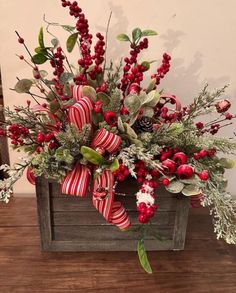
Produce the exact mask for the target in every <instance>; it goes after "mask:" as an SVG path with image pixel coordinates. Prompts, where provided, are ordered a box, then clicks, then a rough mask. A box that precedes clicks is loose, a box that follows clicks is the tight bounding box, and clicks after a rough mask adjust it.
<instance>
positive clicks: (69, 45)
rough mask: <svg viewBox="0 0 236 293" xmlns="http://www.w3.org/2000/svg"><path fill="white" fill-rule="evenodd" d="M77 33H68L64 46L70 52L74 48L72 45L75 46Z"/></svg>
mask: <svg viewBox="0 0 236 293" xmlns="http://www.w3.org/2000/svg"><path fill="white" fill-rule="evenodd" d="M78 35H79V33H74V34H72V35H70V36H69V38H68V39H67V41H66V48H67V51H68V52H69V53H71V52H72V50H73V49H74V46H75V44H76V41H77V39H78Z"/></svg>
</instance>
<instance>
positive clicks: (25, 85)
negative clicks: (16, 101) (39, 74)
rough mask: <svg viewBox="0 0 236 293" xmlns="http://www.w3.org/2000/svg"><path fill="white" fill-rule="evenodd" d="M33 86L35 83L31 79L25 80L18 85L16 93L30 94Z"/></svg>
mask: <svg viewBox="0 0 236 293" xmlns="http://www.w3.org/2000/svg"><path fill="white" fill-rule="evenodd" d="M32 85H33V82H32V81H31V80H30V79H26V78H23V79H21V80H19V81H18V82H17V83H16V85H15V91H16V92H17V93H28V92H29V90H30V89H31V86H32Z"/></svg>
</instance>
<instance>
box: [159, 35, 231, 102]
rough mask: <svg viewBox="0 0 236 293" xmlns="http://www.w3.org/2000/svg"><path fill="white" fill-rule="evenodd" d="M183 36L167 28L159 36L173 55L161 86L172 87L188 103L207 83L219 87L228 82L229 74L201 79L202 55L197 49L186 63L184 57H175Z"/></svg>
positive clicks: (211, 86)
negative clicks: (175, 51)
mask: <svg viewBox="0 0 236 293" xmlns="http://www.w3.org/2000/svg"><path fill="white" fill-rule="evenodd" d="M184 36H185V33H184V32H182V31H178V30H176V31H174V30H171V29H168V30H167V32H166V33H165V34H164V35H162V36H160V38H161V39H162V40H163V46H164V48H165V49H166V51H167V52H168V53H169V54H170V55H171V56H172V57H173V59H172V62H171V70H170V73H169V75H168V77H167V79H166V80H164V81H163V83H162V86H164V88H165V87H168V88H170V89H173V90H174V91H175V93H176V95H177V96H178V97H179V98H180V99H181V100H182V101H183V103H185V104H188V103H189V101H190V100H192V99H193V98H194V97H195V96H196V95H197V94H198V93H199V92H200V91H201V89H202V88H203V86H204V85H205V84H206V83H208V84H209V86H210V88H215V87H221V86H224V85H225V84H227V83H228V82H229V76H221V77H219V78H209V77H208V78H205V79H204V80H202V79H201V77H200V75H201V68H202V65H203V55H202V53H201V52H199V51H197V52H195V53H194V55H193V60H192V61H191V62H190V63H189V64H188V65H184V64H186V62H185V60H184V58H175V57H174V56H175V54H174V50H175V49H176V48H177V47H178V46H180V44H181V39H182V38H183V37H184Z"/></svg>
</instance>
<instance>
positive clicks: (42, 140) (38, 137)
mask: <svg viewBox="0 0 236 293" xmlns="http://www.w3.org/2000/svg"><path fill="white" fill-rule="evenodd" d="M36 140H37V142H39V143H42V142H44V134H43V133H41V132H39V133H38V134H37V137H36Z"/></svg>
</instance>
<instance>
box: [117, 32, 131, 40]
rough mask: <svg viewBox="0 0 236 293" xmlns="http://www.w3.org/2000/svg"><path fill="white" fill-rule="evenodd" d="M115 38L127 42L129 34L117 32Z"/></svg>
mask: <svg viewBox="0 0 236 293" xmlns="http://www.w3.org/2000/svg"><path fill="white" fill-rule="evenodd" d="M116 39H117V40H118V41H121V42H128V41H130V39H129V36H127V35H126V34H119V35H118V36H117V37H116Z"/></svg>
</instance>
